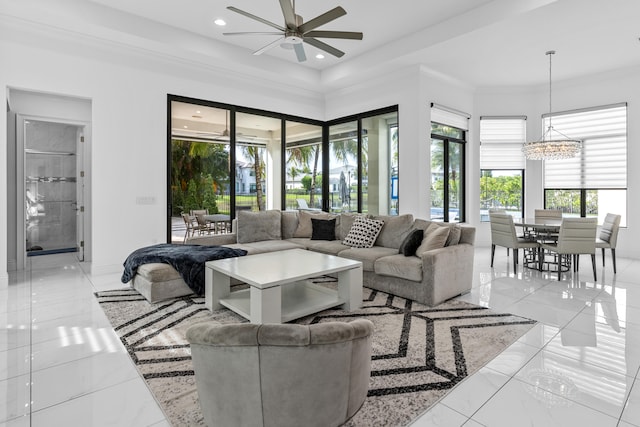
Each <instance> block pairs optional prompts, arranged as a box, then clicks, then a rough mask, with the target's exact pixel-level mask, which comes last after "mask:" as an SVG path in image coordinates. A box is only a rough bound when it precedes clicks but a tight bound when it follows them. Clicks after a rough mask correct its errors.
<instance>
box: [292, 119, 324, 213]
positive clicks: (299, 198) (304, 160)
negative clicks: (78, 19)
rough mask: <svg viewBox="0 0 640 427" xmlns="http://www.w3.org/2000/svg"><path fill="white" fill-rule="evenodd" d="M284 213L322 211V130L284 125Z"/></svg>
mask: <svg viewBox="0 0 640 427" xmlns="http://www.w3.org/2000/svg"><path fill="white" fill-rule="evenodd" d="M284 157H285V160H284V161H285V168H284V171H285V174H284V175H285V185H284V189H285V190H284V194H285V205H284V206H285V209H286V210H290V209H307V208H309V209H322V179H323V177H324V175H323V174H322V126H317V125H312V124H307V123H300V122H295V121H289V120H287V122H286V136H285V156H284Z"/></svg>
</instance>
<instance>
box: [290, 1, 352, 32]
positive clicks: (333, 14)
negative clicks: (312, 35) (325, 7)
mask: <svg viewBox="0 0 640 427" xmlns="http://www.w3.org/2000/svg"><path fill="white" fill-rule="evenodd" d="M346 14H347V12H346V11H345V10H344V9H343V8H341V7H340V6H338V7H335V8H333V9H331V10H330V11H328V12H325V13H323V14H322V15H319V16H316V17H315V18H313V19H312V20H311V21H309V22H305V23H304V24H302V25H300V27H298V29H299V30H300V32H301V33H302V34H304V33H307V32H309V31H311V30H313V29H316V28H318V27H319V26H321V25H324V24H326V23H327V22H331V21H333V20H334V19H337V18H340V17H341V16H344V15H346Z"/></svg>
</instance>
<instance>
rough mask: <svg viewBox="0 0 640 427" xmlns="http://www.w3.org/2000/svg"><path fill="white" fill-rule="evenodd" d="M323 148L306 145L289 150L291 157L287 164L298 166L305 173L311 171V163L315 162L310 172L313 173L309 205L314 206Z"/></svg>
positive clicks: (316, 145) (318, 145) (315, 145)
mask: <svg viewBox="0 0 640 427" xmlns="http://www.w3.org/2000/svg"><path fill="white" fill-rule="evenodd" d="M321 148H322V146H321V145H320V144H314V145H305V146H298V147H292V148H290V149H288V150H287V151H288V153H289V157H288V159H287V164H288V163H289V162H292V163H295V164H297V165H298V166H299V167H300V168H301V169H302V170H303V171H304V170H309V169H310V168H309V163H311V162H313V169H311V170H310V173H311V188H310V191H309V193H310V194H309V205H310V206H313V205H314V198H315V197H314V196H315V192H316V185H317V184H316V183H317V175H318V163H319V161H320V157H321V156H320V153H321Z"/></svg>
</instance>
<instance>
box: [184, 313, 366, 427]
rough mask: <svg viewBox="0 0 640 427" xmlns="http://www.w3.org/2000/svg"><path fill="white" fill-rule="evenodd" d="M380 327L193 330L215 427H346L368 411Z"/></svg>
mask: <svg viewBox="0 0 640 427" xmlns="http://www.w3.org/2000/svg"><path fill="white" fill-rule="evenodd" d="M372 333H373V323H372V322H371V321H369V320H366V319H357V320H354V321H352V322H349V323H346V322H327V323H318V324H313V325H297V324H264V325H257V324H250V323H239V324H229V325H220V324H216V323H213V322H203V323H200V324H196V325H193V326H191V327H190V328H189V329H188V330H187V340H188V341H189V343H190V344H191V356H192V359H193V367H194V370H195V377H196V385H197V389H198V396H199V400H200V406H201V408H202V413H203V415H204V420H205V422H206V424H207V425H208V426H278V427H281V426H282V427H284V426H296V427H298V426H305V427H307V426H318V427H325V426H338V425H341V424H343V423H344V422H345V421H347V420H348V419H349V418H351V417H352V416H353V415H354V414H355V413H356V412H358V410H359V409H360V407H361V406H362V404H363V402H364V400H365V398H366V397H367V392H368V390H369V376H370V374H371V334H372Z"/></svg>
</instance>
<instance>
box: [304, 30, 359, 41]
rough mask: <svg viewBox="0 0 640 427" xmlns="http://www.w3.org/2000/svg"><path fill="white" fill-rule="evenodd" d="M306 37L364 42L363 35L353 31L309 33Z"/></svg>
mask: <svg viewBox="0 0 640 427" xmlns="http://www.w3.org/2000/svg"><path fill="white" fill-rule="evenodd" d="M304 36H305V37H320V38H321V39H322V38H326V39H351V40H362V33H356V32H353V31H309V32H308V33H305V34H304Z"/></svg>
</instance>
